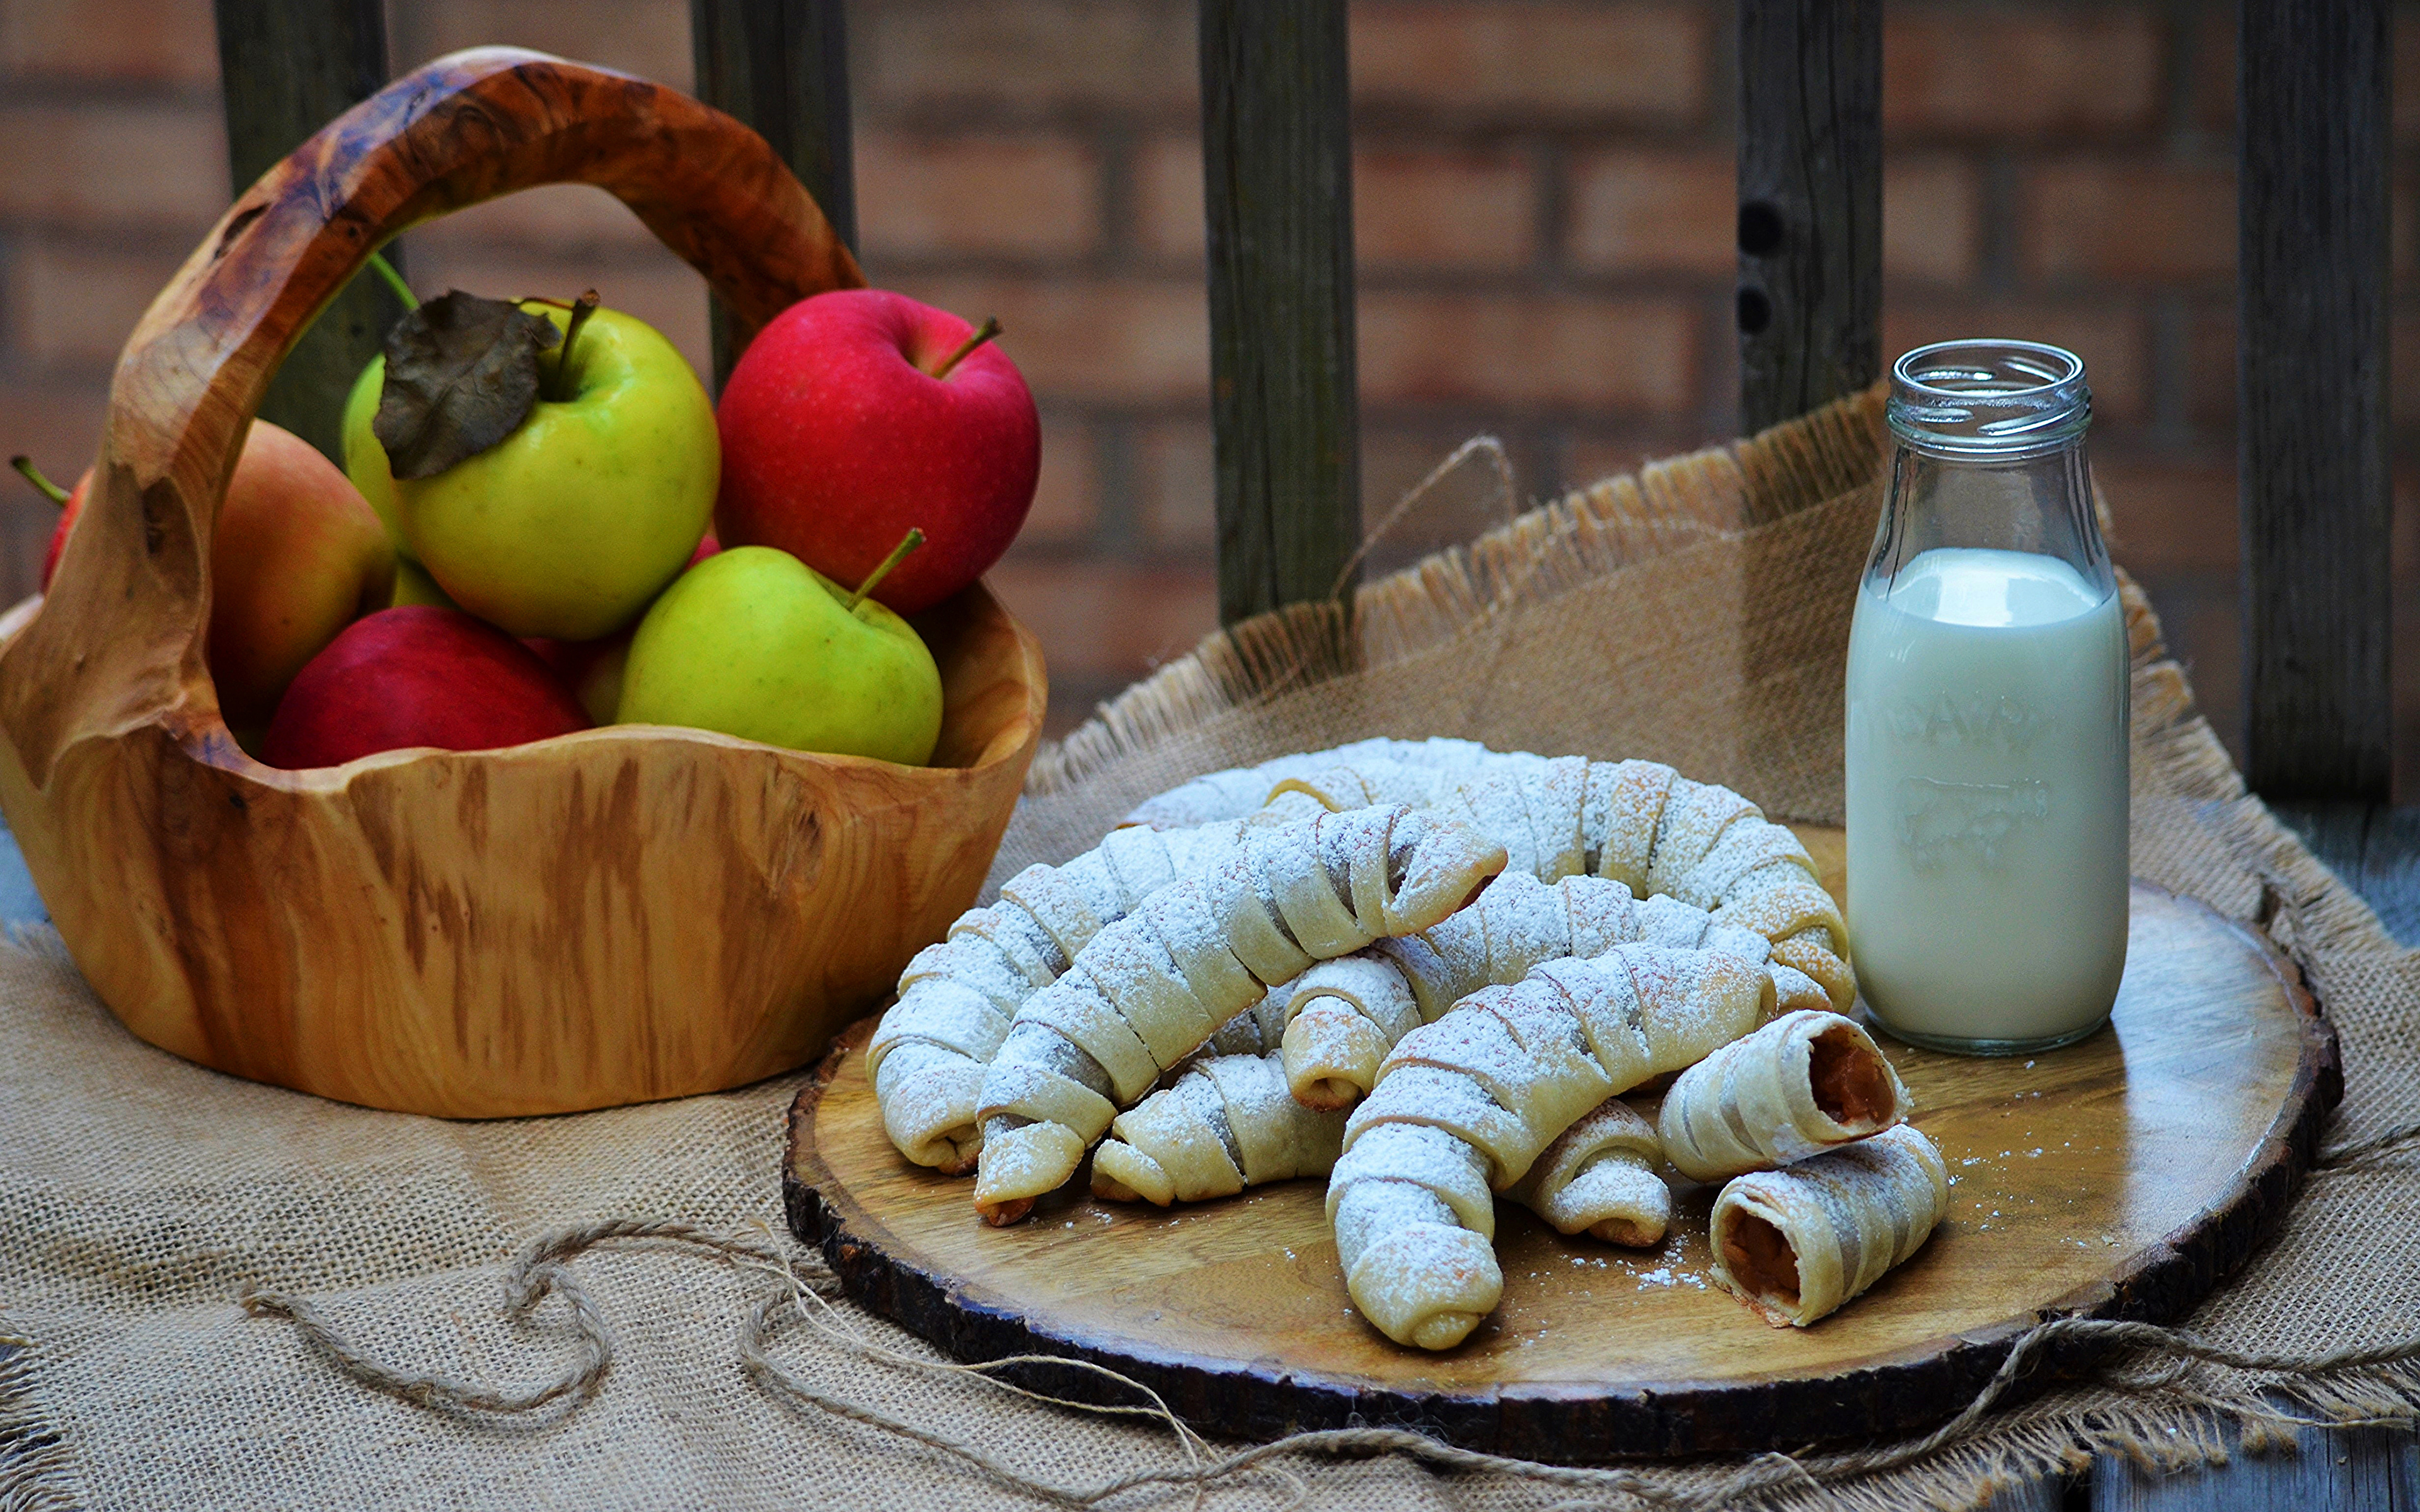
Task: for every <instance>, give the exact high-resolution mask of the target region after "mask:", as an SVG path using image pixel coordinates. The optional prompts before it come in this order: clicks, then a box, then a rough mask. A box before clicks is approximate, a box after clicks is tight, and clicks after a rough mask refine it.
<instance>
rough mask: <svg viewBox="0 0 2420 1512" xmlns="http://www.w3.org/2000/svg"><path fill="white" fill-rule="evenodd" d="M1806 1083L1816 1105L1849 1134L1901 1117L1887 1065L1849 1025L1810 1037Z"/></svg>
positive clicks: (1901, 1094) (1866, 1038) (1876, 1127)
mask: <svg viewBox="0 0 2420 1512" xmlns="http://www.w3.org/2000/svg"><path fill="white" fill-rule="evenodd" d="M1807 1082H1808V1083H1809V1085H1810V1086H1811V1087H1812V1088H1813V1089H1814V1093H1815V1105H1816V1106H1817V1107H1819V1108H1822V1109H1823V1111H1824V1112H1825V1113H1826V1114H1829V1115H1830V1116H1831V1119H1832V1121H1833V1122H1835V1123H1838V1124H1839V1125H1841V1126H1842V1127H1844V1128H1849V1129H1880V1128H1883V1127H1885V1126H1886V1125H1888V1124H1889V1123H1890V1122H1891V1121H1892V1120H1893V1119H1897V1118H1899V1117H1900V1098H1901V1097H1902V1096H1903V1095H1904V1094H1903V1093H1902V1092H1900V1088H1898V1087H1897V1086H1895V1085H1894V1084H1893V1082H1892V1079H1891V1071H1890V1064H1889V1062H1887V1061H1885V1060H1884V1059H1883V1058H1882V1057H1880V1056H1879V1055H1877V1054H1875V1052H1874V1045H1873V1041H1871V1040H1869V1038H1868V1037H1867V1036H1866V1035H1865V1034H1863V1033H1862V1032H1860V1031H1859V1030H1858V1029H1857V1028H1856V1027H1855V1026H1854V1025H1849V1024H1843V1025H1842V1026H1839V1027H1838V1028H1834V1029H1827V1030H1825V1031H1824V1032H1823V1033H1822V1034H1819V1035H1817V1036H1816V1037H1815V1042H1814V1043H1813V1044H1811V1045H1809V1046H1807Z"/></svg>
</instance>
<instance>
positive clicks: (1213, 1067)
mask: <svg viewBox="0 0 2420 1512" xmlns="http://www.w3.org/2000/svg"><path fill="white" fill-rule="evenodd" d="M1343 1144H1344V1114H1343V1113H1342V1111H1341V1110H1329V1111H1326V1112H1323V1111H1321V1110H1319V1109H1316V1108H1308V1107H1305V1106H1303V1105H1302V1104H1301V1103H1297V1102H1295V1100H1294V1095H1293V1094H1292V1093H1291V1092H1289V1091H1288V1090H1287V1089H1286V1083H1285V1068H1284V1066H1283V1064H1282V1063H1281V1062H1280V1059H1279V1057H1277V1056H1275V1055H1263V1056H1254V1055H1226V1056H1208V1057H1200V1058H1197V1059H1196V1060H1195V1061H1193V1062H1192V1064H1191V1067H1190V1069H1188V1070H1187V1071H1186V1072H1184V1073H1183V1074H1182V1075H1180V1076H1178V1077H1177V1078H1176V1080H1175V1081H1174V1082H1173V1083H1171V1085H1169V1086H1167V1087H1164V1088H1160V1089H1159V1090H1158V1091H1156V1092H1154V1093H1152V1094H1151V1095H1150V1096H1149V1097H1146V1098H1144V1099H1143V1100H1142V1101H1141V1102H1140V1103H1136V1104H1135V1105H1134V1106H1133V1107H1130V1108H1128V1109H1126V1111H1125V1112H1124V1113H1121V1114H1119V1115H1118V1116H1117V1119H1115V1121H1113V1122H1111V1123H1110V1125H1109V1138H1107V1139H1105V1140H1103V1141H1101V1146H1100V1148H1099V1149H1096V1150H1094V1152H1093V1195H1094V1196H1097V1197H1106V1198H1108V1199H1109V1200H1110V1201H1113V1202H1130V1201H1134V1200H1137V1199H1140V1200H1142V1201H1145V1202H1151V1203H1156V1204H1157V1205H1158V1206H1160V1207H1163V1208H1165V1207H1167V1206H1168V1205H1169V1204H1170V1203H1171V1202H1202V1201H1205V1200H1207V1199H1209V1198H1212V1197H1226V1196H1234V1195H1235V1194H1236V1193H1238V1192H1241V1191H1243V1190H1244V1189H1245V1188H1246V1187H1248V1186H1260V1185H1262V1184H1264V1183H1265V1182H1269V1181H1282V1180H1290V1179H1292V1178H1294V1177H1297V1176H1326V1174H1327V1172H1328V1168H1329V1167H1330V1166H1333V1165H1335V1164H1336V1156H1337V1153H1338V1151H1339V1150H1341V1149H1342V1148H1343Z"/></svg>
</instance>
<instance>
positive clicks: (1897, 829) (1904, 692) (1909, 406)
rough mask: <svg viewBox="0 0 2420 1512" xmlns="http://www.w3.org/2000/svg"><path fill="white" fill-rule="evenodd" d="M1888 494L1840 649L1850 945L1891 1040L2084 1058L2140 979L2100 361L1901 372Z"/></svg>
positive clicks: (1933, 351)
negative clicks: (2135, 961)
mask: <svg viewBox="0 0 2420 1512" xmlns="http://www.w3.org/2000/svg"><path fill="white" fill-rule="evenodd" d="M1887 412H1888V417H1889V424H1890V430H1891V438H1892V441H1893V452H1892V456H1891V471H1890V486H1889V493H1888V496H1887V497H1886V499H1885V502H1884V505H1883V515H1882V523H1881V526H1880V528H1879V529H1878V530H1877V531H1876V532H1875V534H1874V550H1873V556H1872V558H1871V560H1870V561H1869V563H1867V565H1866V575H1865V579H1864V581H1863V582H1862V583H1861V584H1860V585H1859V588H1858V593H1857V607H1856V613H1855V617H1854V621H1853V623H1852V626H1851V629H1850V632H1849V667H1848V749H1847V778H1848V816H1849V908H1848V923H1849V937H1850V940H1851V943H1852V946H1853V948H1854V952H1855V956H1854V959H1855V964H1856V969H1857V982H1858V986H1859V988H1860V990H1861V991H1862V993H1863V995H1864V996H1865V999H1866V1002H1867V1005H1868V1006H1869V1008H1871V1009H1872V1011H1873V1012H1874V1014H1875V1016H1876V1017H1877V1018H1879V1019H1880V1020H1881V1021H1882V1024H1883V1026H1884V1027H1885V1028H1887V1029H1888V1030H1889V1031H1890V1032H1891V1033H1893V1034H1895V1035H1897V1036H1899V1037H1900V1039H1903V1040H1908V1041H1914V1042H1916V1043H1917V1044H1922V1045H1930V1046H1931V1047H1933V1048H1935V1049H1941V1050H1954V1051H1960V1052H1964V1053H1967V1054H1972V1055H2014V1054H2019V1053H2023V1052H2026V1051H2033V1050H2043V1049H2048V1048H2050V1047H2051V1046H2054V1045H2060V1044H2065V1043H2067V1042H2069V1041H2073V1040H2079V1039H2082V1038H2083V1037H2084V1036H2086V1035H2087V1034H2090V1033H2091V1032H2092V1031H2093V1030H2094V1029H2096V1028H2098V1027H2100V1026H2101V1025H2102V1022H2103V1021H2104V1020H2106V1019H2107V1018H2108V1016H2109V1008H2110V1004H2111V1003H2112V1001H2114V1000H2115V998H2116V997H2117V995H2118V977H2119V975H2120V973H2121V972H2122V971H2123V970H2124V967H2125V964H2126V899H2127V853H2126V842H2127V833H2126V722H2127V698H2126V695H2127V661H2126V627H2125V618H2124V615H2123V613H2122V611H2121V610H2120V609H2119V608H2118V592H2117V582H2116V579H2114V578H2113V577H2112V576H2111V573H2110V570H2109V554H2108V549H2107V548H2106V547H2104V546H2103V545H2102V540H2101V530H2100V526H2099V525H2098V523H2097V522H2096V521H2095V520H2094V518H2093V514H2092V496H2091V486H2090V484H2089V482H2088V479H2087V475H2086V470H2085V460H2084V432H2085V427H2086V425H2088V424H2090V423H2091V418H2092V401H2091V397H2090V395H2089V393H2087V392H2086V388H2085V383H2084V363H2082V362H2080V361H2078V360H2077V359H2076V358H2075V357H2074V355H2073V354H2071V353H2069V352H2065V351H2061V350H2060V349H2058V348H2057V347H2044V346H2040V345H2037V344H2035V343H2033V342H2023V341H1955V342H1943V343H1940V344H1938V345H1935V346H1931V347H1918V348H1916V350H1915V351H1912V352H1909V353H1908V354H1907V355H1906V356H1904V357H1902V358H1900V360H1899V362H1898V363H1896V364H1895V365H1894V366H1893V367H1892V369H1891V394H1890V403H1889V408H1888V411H1887Z"/></svg>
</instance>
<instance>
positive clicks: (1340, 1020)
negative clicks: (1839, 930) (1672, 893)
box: [1284, 870, 1829, 1108]
mask: <svg viewBox="0 0 2420 1512" xmlns="http://www.w3.org/2000/svg"><path fill="white" fill-rule="evenodd" d="M1640 941H1644V942H1647V943H1651V944H1655V945H1671V946H1685V947H1699V946H1714V945H1717V944H1719V945H1720V947H1721V948H1722V949H1728V950H1730V951H1731V952H1732V953H1734V954H1745V955H1752V956H1754V957H1756V958H1758V959H1759V960H1761V959H1763V958H1764V956H1765V955H1766V953H1767V951H1768V950H1769V949H1770V947H1769V946H1768V945H1767V943H1766V942H1765V940H1764V937H1763V936H1762V935H1761V934H1757V933H1752V932H1750V931H1746V930H1741V929H1735V928H1732V927H1730V926H1728V925H1724V924H1720V923H1718V922H1716V921H1715V919H1714V916H1713V915H1711V914H1709V913H1707V912H1706V911H1705V910H1704V909H1701V908H1693V907H1691V906H1689V905H1688V904H1686V903H1682V902H1680V901H1679V900H1677V899H1674V898H1668V897H1652V898H1648V899H1646V900H1645V901H1643V902H1641V901H1637V900H1634V899H1633V897H1632V896H1631V891H1630V889H1629V888H1628V887H1625V886H1624V885H1622V884H1621V883H1619V882H1613V881H1609V880H1606V879H1605V878H1602V877H1589V876H1568V877H1565V878H1563V879H1562V880H1560V881H1559V882H1557V883H1555V884H1554V885H1553V886H1552V887H1549V886H1547V885H1546V884H1544V883H1543V882H1540V881H1539V880H1538V879H1537V878H1536V877H1534V876H1532V875H1529V874H1528V873H1527V872H1513V871H1510V870H1508V871H1506V872H1505V873H1504V874H1503V875H1501V876H1499V877H1497V879H1496V880H1495V881H1493V882H1491V883H1489V884H1488V885H1487V889H1486V890H1485V891H1484V892H1481V894H1480V895H1479V900H1478V902H1476V903H1472V904H1471V905H1470V906H1469V907H1467V908H1465V909H1463V910H1461V911H1460V912H1458V913H1456V914H1454V915H1452V916H1451V917H1450V918H1447V919H1446V920H1445V921H1444V922H1442V923H1440V924H1438V925H1436V926H1435V928H1433V929H1428V930H1423V931H1421V932H1420V933H1418V934H1412V935H1405V936H1404V937H1403V938H1400V939H1389V940H1381V941H1379V942H1377V943H1376V944H1374V945H1373V946H1371V947H1369V948H1368V949H1364V950H1360V951H1357V952H1356V953H1355V954H1353V955H1350V956H1346V957H1343V958H1341V959H1339V960H1335V961H1328V962H1323V963H1321V964H1318V965H1315V966H1313V967H1311V969H1310V970H1309V971H1307V972H1305V973H1303V975H1302V978H1301V980H1299V981H1297V982H1296V983H1295V989H1294V995H1293V998H1292V1000H1291V1002H1290V1003H1289V1005H1288V1008H1287V1017H1288V1022H1287V1023H1286V1026H1285V1038H1284V1050H1285V1067H1286V1081H1287V1084H1288V1085H1289V1086H1290V1087H1292V1088H1293V1089H1294V1095H1295V1097H1296V1098H1297V1099H1299V1100H1300V1101H1301V1102H1303V1103H1307V1104H1309V1105H1310V1106H1312V1107H1319V1108H1334V1107H1350V1106H1351V1105H1352V1104H1353V1103H1357V1102H1358V1101H1359V1100H1360V1099H1361V1097H1362V1096H1363V1095H1365V1094H1366V1093H1367V1092H1368V1091H1369V1089H1370V1087H1371V1085H1372V1083H1373V1081H1374V1080H1375V1079H1376V1076H1377V1072H1378V1066H1379V1064H1380V1062H1382V1061H1383V1060H1384V1059H1385V1058H1386V1057H1387V1053H1388V1051H1390V1050H1392V1049H1393V1048H1394V1047H1395V1044H1396V1042H1397V1041H1400V1040H1402V1039H1403V1037H1404V1035H1406V1034H1408V1033H1410V1032H1411V1031H1412V1029H1414V1028H1415V1027H1417V1026H1419V1025H1421V1024H1425V1023H1431V1022H1434V1021H1435V1019H1436V1018H1437V1017H1438V1016H1439V1015H1441V1014H1443V1013H1444V1012H1445V1011H1447V1010H1448V1009H1450V1008H1451V1007H1452V1006H1453V1005H1454V1004H1455V1003H1456V1002H1458V1001H1460V1000H1461V999H1462V998H1464V997H1466V996H1468V995H1470V994H1472V993H1475V992H1477V991H1478V990H1479V989H1480V988H1481V987H1491V986H1502V985H1506V984H1509V983H1512V982H1516V981H1519V980H1521V979H1522V978H1523V977H1525V976H1527V975H1528V973H1529V970H1530V968H1531V967H1533V966H1536V965H1539V964H1542V963H1544V962H1547V961H1555V960H1560V959H1562V958H1563V957H1566V956H1581V957H1588V956H1596V955H1602V954H1604V953H1605V952H1606V951H1607V950H1610V949H1613V948H1614V947H1615V946H1617V945H1622V944H1629V943H1634V942H1640ZM1767 970H1768V972H1769V973H1770V974H1771V975H1772V976H1773V978H1774V984H1775V987H1776V991H1777V993H1778V995H1779V1006H1780V1008H1781V1009H1782V1011H1789V1010H1792V1009H1797V1008H1806V1007H1823V1006H1826V1005H1827V1004H1828V1001H1829V999H1828V996H1827V995H1825V994H1824V992H1823V989H1822V988H1821V987H1820V986H1819V985H1818V984H1817V983H1815V982H1814V981H1812V980H1808V979H1807V977H1805V976H1804V975H1802V974H1800V973H1799V972H1796V971H1794V970H1792V969H1791V968H1790V967H1787V966H1782V965H1778V964H1768V965H1767Z"/></svg>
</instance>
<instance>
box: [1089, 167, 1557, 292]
mask: <svg viewBox="0 0 2420 1512" xmlns="http://www.w3.org/2000/svg"><path fill="white" fill-rule="evenodd" d="M1133 161H1134V169H1133V176H1134V219H1135V241H1136V245H1137V247H1138V248H1139V249H1140V250H1141V251H1142V252H1143V253H1145V254H1147V255H1151V256H1154V257H1163V258H1169V259H1171V260H1172V259H1177V258H1183V259H1186V260H1187V261H1188V262H1195V263H1196V264H1197V265H1198V259H1199V258H1200V257H1201V256H1202V245H1203V233H1202V143H1201V139H1200V138H1199V137H1196V136H1173V135H1171V136H1155V137H1152V138H1150V139H1149V140H1147V141H1145V142H1143V143H1141V144H1140V145H1139V146H1138V147H1136V149H1135V154H1134V160H1133ZM1536 196H1537V189H1536V186H1535V185H1534V183H1533V182H1532V180H1531V177H1530V174H1529V166H1528V162H1527V161H1526V160H1525V159H1524V158H1523V157H1522V156H1521V155H1519V154H1517V153H1512V152H1506V151H1501V150H1481V151H1465V152H1435V151H1418V150H1409V149H1404V148H1388V147H1373V148H1368V149H1364V150H1362V151H1359V152H1356V153H1355V154H1354V157H1353V244H1354V254H1355V257H1356V260H1357V262H1358V263H1359V265H1360V266H1362V267H1364V268H1388V267H1395V268H1406V269H1507V268H1524V267H1527V266H1528V265H1529V264H1530V263H1531V262H1532V261H1534V260H1535V258H1536V256H1537V224H1538V214H1537V197H1536Z"/></svg>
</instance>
